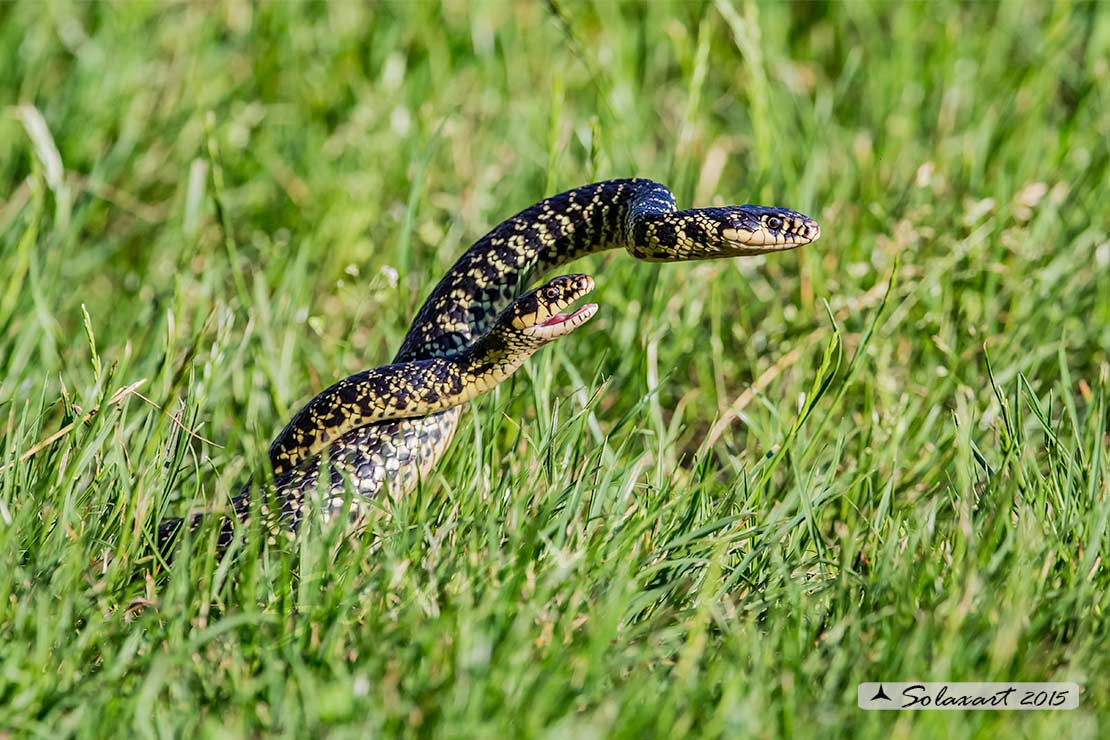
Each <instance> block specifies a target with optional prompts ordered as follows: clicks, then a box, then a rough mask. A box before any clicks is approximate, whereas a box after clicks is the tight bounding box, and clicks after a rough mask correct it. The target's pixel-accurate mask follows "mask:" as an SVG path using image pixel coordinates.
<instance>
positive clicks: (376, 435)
mask: <svg viewBox="0 0 1110 740" xmlns="http://www.w3.org/2000/svg"><path fill="white" fill-rule="evenodd" d="M820 233H821V231H820V227H819V226H818V225H817V222H816V221H814V220H813V219H811V218H809V217H808V216H804V215H802V214H801V213H798V212H796V211H792V210H789V209H786V208H779V207H768V206H752V205H744V206H725V207H719V208H696V209H691V210H685V211H678V210H676V208H675V200H674V196H673V195H672V193H671V192H670V190H668V189H667V188H666V187H664V186H663V185H661V184H659V183H657V182H654V181H652V180H648V179H642V178H632V179H619V180H606V181H603V182H598V183H594V184H591V185H584V186H581V187H578V188H574V189H573V190H568V191H566V192H564V193H560V194H558V195H554V196H551V197H549V198H546V199H545V200H542V201H540V202H539V203H536V204H535V205H532V206H530V207H528V208H526V209H524V210H523V211H521V212H520V213H517V214H516V215H515V216H512V217H511V218H509V219H507V220H505V221H503V222H502V223H500V224H498V225H497V226H495V227H494V228H493V229H492V230H491V231H490V232H489V233H488V234H486V235H485V236H483V237H482V238H481V239H479V240H478V241H477V242H475V244H474V245H473V246H471V247H470V249H468V250H467V251H466V252H465V253H464V254H463V255H462V256H461V257H459V259H458V260H457V261H456V262H455V264H454V265H453V266H452V267H451V269H450V270H448V271H447V274H446V275H445V276H444V277H443V278H442V279H441V280H440V282H439V283H438V284H437V285H436V286H435V288H434V289H433V290H432V292H431V294H430V295H429V296H428V298H427V299H426V300H425V302H424V304H423V306H422V307H421V309H420V311H419V312H418V313H417V315H416V319H415V320H414V321H413V323H412V326H411V327H410V328H409V331H408V334H407V335H406V337H405V340H404V342H403V344H402V345H401V348H400V350H399V351H398V352H397V355H396V356H395V357H394V359H393V364H391V365H388V366H385V367H384V368H377V369H374V370H369V371H365V372H363V373H359V374H357V375H353V376H351V377H349V378H347V379H344V380H342V381H340V382H339V383H337V384H335V385H333V386H331V387H330V388H328V389H327V390H325V391H324V392H323V393H321V394H320V395H318V396H317V397H315V398H314V399H312V401H310V402H309V403H308V404H307V405H306V406H305V407H304V408H303V409H302V410H301V411H300V412H298V414H297V415H296V416H295V417H294V419H293V420H292V421H291V422H290V423H289V424H288V425H287V426H286V427H285V428H284V429H283V430H282V432H281V433H280V434H279V435H278V437H277V438H276V439H275V440H274V442H273V444H272V445H271V447H270V461H271V464H272V465H273V469H274V489H273V493H274V496H271V497H270V499H271V502H270V503H267V502H266V501H263V502H262V513H263V517H264V519H266V520H274V519H280V520H281V521H282V527H281V528H282V529H283V530H285V531H287V532H293V531H295V530H296V528H297V526H298V523H299V522H300V520H301V518H302V515H303V508H304V505H305V504H306V502H307V501H308V500H309V499H310V496H308V494H309V493H311V492H314V491H317V490H323V491H325V492H330V497H329V501H328V503H327V505H326V508H328V509H329V510H333V511H334V510H337V509H338V507H340V506H342V503H343V501H344V500H346V499H345V496H344V493H345V491H346V490H347V486H348V485H350V486H351V488H352V489H353V491H354V492H356V493H357V494H359V495H360V496H362V497H367V498H368V497H373V496H374V495H376V494H377V493H379V492H380V491H381V490H382V489H383V488H385V487H388V489H389V491H390V493H391V494H393V495H400V494H403V493H404V492H406V491H408V490H411V489H412V488H414V487H415V486H416V485H417V483H418V482H419V481H420V480H421V479H423V478H425V477H426V476H427V475H428V473H429V472H430V471H431V469H432V467H433V466H434V465H435V463H436V462H437V461H438V460H439V459H440V458H441V457H442V456H443V454H444V453H445V452H446V450H447V447H448V445H449V444H450V442H451V440H452V438H453V437H454V434H455V431H456V428H457V427H458V422H459V418H460V416H461V413H462V408H463V404H464V403H465V402H466V401H468V400H470V399H472V398H473V397H475V396H477V395H478V394H480V393H481V392H484V391H485V390H488V388H490V387H492V386H493V385H495V384H496V383H498V382H500V381H501V380H503V379H504V378H505V377H507V376H508V374H510V373H511V372H512V371H513V370H515V369H516V367H519V365H520V363H521V362H523V360H524V359H525V358H526V357H527V356H528V355H530V354H532V352H535V351H536V349H538V348H539V346H540V345H542V344H543V343H546V342H543V341H541V342H539V343H538V344H534V346H533V345H531V344H529V345H528V348H526V347H524V346H523V345H522V346H520V347H516V348H514V347H509V346H506V344H505V342H503V341H501V340H499V339H498V337H499V332H501V333H502V334H505V333H506V332H507V334H514V332H516V333H517V334H519V330H520V327H519V326H517V327H513V326H511V324H512V317H511V316H510V315H509V314H511V313H512V312H513V311H514V310H518V311H519V312H521V313H523V314H527V312H528V309H529V307H532V305H533V303H535V300H539V301H541V302H542V301H543V300H544V292H545V291H547V290H548V289H549V288H553V286H554V287H560V288H562V289H563V290H564V291H565V292H566V296H562V295H560V296H555V295H554V294H552V295H551V296H550V299H551V300H550V301H549V302H550V304H551V305H549V306H545V307H543V308H542V309H541V313H544V314H546V315H547V318H546V319H542V318H541V320H540V321H539V323H540V324H542V323H543V321H544V320H552V321H553V322H554V324H555V325H557V326H562V325H563V324H564V323H573V325H572V326H563V327H562V328H563V329H565V331H562V329H561V330H560V331H562V333H560V334H559V336H563V335H565V334H566V333H569V331H572V330H573V329H574V328H576V327H577V326H579V325H581V324H582V323H584V321H585V320H586V319H588V318H589V315H592V313H593V309H594V308H596V307H592V306H587V307H586V308H584V309H581V310H580V311H578V312H575V313H574V314H571V315H570V316H565V315H563V314H557V313H553V312H554V311H558V310H561V308H563V307H565V306H566V305H568V304H569V303H570V302H572V301H573V300H576V299H577V298H578V297H580V296H581V295H583V294H584V293H586V292H588V291H589V289H592V287H593V283H592V281H590V280H589V278H588V277H587V276H581V275H579V276H565V277H564V278H556V279H555V280H553V281H551V282H550V283H548V284H547V285H545V286H543V287H541V288H539V289H537V290H536V291H532V292H530V293H524V291H525V289H526V288H527V287H528V286H529V285H530V284H531V283H532V282H533V281H534V280H535V279H536V278H538V277H539V276H540V275H541V274H542V273H544V272H547V271H549V270H552V269H554V268H556V267H559V266H561V265H564V264H566V263H568V262H571V261H573V260H575V259H578V258H579V257H582V256H585V255H587V254H593V253H595V252H601V251H605V250H609V249H618V248H624V249H625V250H626V251H627V252H629V253H630V254H631V255H632V256H633V257H635V258H637V259H640V260H645V261H650V262H679V261H686V260H703V259H716V258H725V257H735V256H743V255H756V254H766V253H771V252H780V251H785V250H789V249H794V248H796V247H799V246H802V245H805V244H808V243H810V242H812V241H814V240H815V239H817V238H818V236H820ZM564 279H565V280H569V281H570V284H569V285H561V284H558V281H559V280H564ZM585 281H589V282H588V285H587V284H586V283H585ZM564 298H569V300H565V302H564ZM532 299H535V300H533V302H532V303H527V302H528V301H529V300H532ZM522 300H524V301H525V303H527V305H524V304H518V303H517V302H518V301H522ZM584 311H585V312H586V313H588V314H589V315H586V313H583V312H584ZM575 322H577V323H575ZM502 330H504V331H502ZM552 338H555V337H552ZM546 341H551V340H550V339H547V340H546ZM525 344H527V342H526V343H525ZM529 348H530V349H529ZM449 366H450V369H448V367H449ZM498 368H500V369H498ZM322 475H325V476H327V477H326V478H325V479H323V480H321V476H322ZM356 498H357V497H356ZM271 503H272V504H273V506H271ZM353 503H354V505H355V506H357V502H353ZM232 504H233V510H234V512H235V513H236V514H237V515H238V516H239V517H240V518H244V517H245V516H246V515H247V513H248V512H249V510H250V505H251V491H250V490H249V484H248V486H247V487H246V488H244V491H243V492H242V494H240V495H239V496H238V497H236V498H235V499H233V501H232ZM191 521H192V522H193V523H195V522H196V521H198V520H197V519H196V518H194V519H193V520H191ZM181 524H182V520H180V519H176V520H167V521H165V522H163V524H162V525H161V527H160V529H159V541H160V542H165V541H167V540H168V539H169V538H171V537H172V536H173V535H174V534H176V533H177V531H178V530H179V529H180V528H181ZM230 536H231V528H230V526H225V527H224V530H223V532H222V533H221V541H225V540H227V539H229V538H230Z"/></svg>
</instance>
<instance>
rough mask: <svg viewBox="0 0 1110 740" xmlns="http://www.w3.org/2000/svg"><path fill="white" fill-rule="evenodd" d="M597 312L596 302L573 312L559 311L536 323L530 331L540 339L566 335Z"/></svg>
mask: <svg viewBox="0 0 1110 740" xmlns="http://www.w3.org/2000/svg"><path fill="white" fill-rule="evenodd" d="M595 313H597V304H596V303H587V304H586V305H584V306H582V307H581V308H579V309H578V310H577V311H572V312H571V313H557V314H555V315H554V316H552V317H551V318H549V319H546V320H544V321H543V322H541V323H539V324H536V325H535V326H533V327H532V328H531V329H529V330H528V333H529V334H531V335H532V336H534V337H538V338H540V339H544V340H549V339H557V338H558V337H563V336H566V335H567V334H570V333H571V332H572V331H574V330H575V329H577V328H578V327H580V326H582V324H585V323H586V322H587V321H589V320H590V319H591V318H592V317H593V315H594V314H595Z"/></svg>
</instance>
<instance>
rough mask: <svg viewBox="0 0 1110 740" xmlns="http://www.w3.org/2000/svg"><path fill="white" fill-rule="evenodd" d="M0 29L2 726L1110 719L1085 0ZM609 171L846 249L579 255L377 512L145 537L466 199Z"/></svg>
mask: <svg viewBox="0 0 1110 740" xmlns="http://www.w3.org/2000/svg"><path fill="white" fill-rule="evenodd" d="M0 51H2V52H3V54H2V56H3V58H4V59H5V63H4V64H3V65H0V109H2V111H3V115H2V116H0V196H2V203H0V370H2V372H0V465H2V466H3V472H0V641H2V643H3V645H4V649H3V652H2V656H0V728H6V730H5V731H0V735H5V734H6V735H10V736H13V737H14V736H27V735H49V736H51V737H61V736H70V735H73V736H106V735H113V736H114V735H118V734H121V733H126V734H128V735H135V736H169V735H194V734H200V735H203V736H228V735H230V736H242V735H248V736H249V735H258V734H263V733H271V732H272V733H277V734H283V735H291V736H298V735H300V736H303V735H308V734H317V733H320V732H322V731H324V730H325V729H327V730H330V731H331V734H333V735H334V736H336V737H347V736H356V735H357V736H364V735H367V734H382V735H395V734H412V735H424V734H432V735H441V736H442V735H451V736H498V735H506V734H507V735H514V736H541V737H590V736H618V737H621V736H623V737H640V736H645V735H676V736H677V735H680V734H684V733H696V734H698V735H704V736H729V737H735V736H755V737H773V736H778V735H786V734H789V735H796V736H801V737H813V736H828V735H830V734H833V735H837V736H852V737H884V738H885V737H911V736H935V735H939V734H941V733H947V734H949V735H951V736H953V737H993V736H1003V735H1005V736H1048V735H1056V736H1074V737H1084V736H1086V737H1095V736H1097V735H1099V734H1102V733H1104V732H1105V727H1106V725H1107V723H1110V704H1108V699H1107V697H1108V696H1110V678H1108V677H1110V658H1108V657H1107V656H1108V653H1107V651H1106V645H1107V642H1108V640H1110V627H1108V622H1107V620H1108V615H1107V608H1108V607H1110V589H1108V586H1110V572H1108V570H1107V566H1106V563H1105V561H1104V555H1105V554H1106V551H1107V548H1108V546H1110V527H1108V524H1110V495H1108V494H1110V462H1108V458H1110V442H1108V436H1107V435H1108V433H1110V411H1108V401H1110V398H1108V393H1107V386H1108V384H1110V379H1108V376H1110V357H1108V349H1107V348H1108V347H1110V267H1108V264H1110V242H1108V236H1107V224H1108V223H1110V209H1108V207H1107V205H1106V198H1105V193H1106V185H1105V184H1106V182H1107V181H1108V180H1110V167H1108V160H1110V150H1108V144H1107V142H1108V141H1110V105H1108V102H1110V101H1108V100H1107V90H1110V65H1108V62H1107V59H1108V58H1110V53H1108V52H1110V14H1108V13H1107V12H1106V10H1105V6H1102V5H1099V4H1088V5H1071V4H1063V3H1061V4H1026V3H1021V2H1005V3H1002V4H1001V5H987V4H972V5H959V6H958V5H951V4H946V5H943V6H939V7H938V6H935V5H932V4H928V5H923V4H904V5H897V6H888V5H885V4H864V3H848V4H845V5H815V4H804V5H801V4H800V5H763V4H756V3H750V2H745V1H744V0H721V1H720V2H716V3H709V4H703V3H694V4H682V5H664V4H652V5H612V4H608V3H598V4H581V3H577V2H575V3H569V2H566V3H564V2H560V3H558V5H557V6H554V9H552V8H550V7H547V6H545V5H543V4H539V3H535V4H533V3H489V4H485V3H483V4H479V5H475V6H473V7H470V8H468V7H466V5H464V4H462V3H447V4H445V5H444V6H443V7H442V8H441V7H438V6H436V5H433V4H415V3H414V4H385V5H380V6H375V7H372V8H366V7H363V6H361V5H356V4H354V3H332V4H328V5H323V4H299V3H272V4H254V3H248V2H243V1H239V0H229V1H228V2H225V3H205V4H193V3H177V4H168V5H167V4H162V3H136V4H124V5H107V4H72V3H66V2H51V3H43V4H38V3H15V4H3V5H0ZM633 174H635V175H641V176H648V177H654V178H656V179H659V180H661V181H663V182H665V183H667V184H669V185H670V186H671V187H672V189H673V190H674V191H675V193H676V195H677V196H678V199H679V202H680V205H683V206H686V205H712V204H717V203H731V202H762V203H778V204H782V205H789V206H791V207H795V208H798V209H799V210H802V211H803V212H806V213H809V214H811V215H813V216H814V217H816V218H817V219H818V220H819V221H820V222H821V224H822V226H823V229H824V236H823V237H822V239H821V241H820V242H818V243H817V244H815V245H813V246H812V247H809V248H806V249H804V250H801V251H799V252H795V253H791V254H787V255H778V256H774V257H769V258H766V259H749V260H744V261H741V260H736V261H727V262H714V263H700V264H684V265H663V266H660V265H650V264H644V263H638V262H636V261H634V260H632V259H630V258H628V257H627V256H626V255H620V254H608V255H602V256H596V257H593V258H590V259H587V260H585V261H583V262H582V263H580V264H579V265H577V266H576V267H575V269H576V270H581V271H585V272H589V273H591V274H593V275H595V276H596V278H597V280H598V290H597V292H596V293H595V296H596V298H597V300H598V301H599V302H600V303H601V305H602V311H601V313H600V315H599V316H598V317H597V318H596V319H595V320H594V321H593V322H591V324H590V326H589V327H587V328H586V329H584V330H582V331H579V332H576V333H575V335H574V337H573V338H572V339H568V340H565V341H562V342H559V343H556V344H555V345H553V346H552V347H549V348H547V349H545V350H544V351H543V352H542V353H541V354H540V355H539V356H537V357H536V358H534V359H533V360H532V361H530V362H529V363H528V365H527V368H526V369H525V370H524V371H522V372H521V373H520V374H518V376H517V377H515V378H514V379H513V380H512V381H510V382H509V383H507V384H505V385H504V386H502V387H500V388H499V389H497V390H496V391H495V392H494V393H492V394H490V395H489V396H487V397H485V398H483V399H481V400H480V401H479V402H477V403H475V404H473V405H472V408H471V409H470V410H469V411H468V412H467V413H466V415H465V421H464V425H463V427H462V429H461V431H460V434H459V436H458V437H457V439H456V441H455V444H454V446H453V448H452V451H451V452H450V454H449V455H448V457H447V458H446V459H445V460H444V461H443V462H442V463H441V464H440V465H439V467H438V469H437V471H436V473H435V476H434V479H433V480H431V481H429V482H428V484H427V485H425V486H424V487H423V488H422V489H421V490H420V491H418V492H416V493H414V494H413V495H411V496H409V497H407V498H405V499H404V500H401V501H399V502H397V503H395V504H389V503H388V502H384V501H383V502H382V506H381V507H380V510H378V511H377V512H376V513H375V514H374V515H373V516H372V517H371V520H370V522H369V524H368V528H367V531H366V532H365V533H364V534H363V535H362V536H361V537H358V538H353V539H347V540H344V539H343V538H342V537H341V534H342V533H340V532H337V531H335V530H333V529H329V528H328V527H326V526H324V525H320V524H313V525H311V526H310V527H309V530H308V536H306V537H303V538H301V540H300V541H299V542H298V543H296V544H293V545H289V546H279V547H269V548H258V547H256V546H255V545H256V544H257V542H256V540H257V538H258V533H257V532H253V531H252V533H250V534H249V536H248V542H247V545H246V546H243V547H239V548H235V549H233V550H232V551H230V552H229V553H228V554H227V555H226V556H224V557H218V556H216V554H215V553H214V548H213V545H212V540H211V536H210V535H211V533H210V532H205V533H202V536H200V537H198V538H197V539H195V540H193V541H192V542H191V543H190V545H189V547H188V548H187V550H185V551H184V552H183V554H182V556H181V558H180V560H179V561H177V562H175V563H174V565H173V567H171V568H170V569H168V570H167V569H165V568H162V567H161V566H160V565H158V564H157V563H153V562H151V560H150V559H149V558H147V557H144V553H145V551H146V543H147V542H148V541H149V538H150V537H151V535H152V533H153V530H154V528H155V526H156V522H157V520H158V518H159V517H160V516H162V515H163V514H166V513H178V512H181V511H184V510H186V509H187V508H189V507H190V506H193V505H196V504H198V503H199V504H201V505H218V504H219V503H220V502H222V501H225V500H226V499H227V497H228V496H229V495H231V494H233V493H234V492H235V491H236V490H237V486H238V484H239V483H240V482H241V481H242V480H243V479H244V478H245V477H246V476H247V475H249V474H250V473H252V472H255V473H258V472H260V471H262V470H263V467H264V463H265V449H266V446H267V444H268V442H269V440H270V439H271V438H272V436H273V435H274V433H275V432H276V431H277V430H278V429H280V427H281V426H282V425H283V423H284V422H285V421H286V420H287V419H288V417H289V416H290V414H291V413H292V412H293V411H294V410H295V409H296V408H297V407H298V406H299V405H300V404H301V403H303V402H304V401H305V400H306V399H307V398H308V397H310V396H311V395H312V394H313V393H315V392H316V391H319V390H320V389H322V388H323V387H324V386H325V385H327V384H328V383H330V382H331V381H332V380H334V379H335V378H337V377H339V376H342V375H344V374H347V373H350V372H354V371H357V370H359V369H362V368H365V367H369V366H374V365H378V364H381V363H384V362H385V361H387V360H388V358H389V357H390V356H391V354H392V352H393V351H394V350H395V349H396V347H397V346H398V345H399V343H400V340H401V338H402V336H403V334H404V332H405V330H406V328H407V326H408V323H409V321H410V320H411V318H412V316H413V314H414V312H415V310H416V308H417V307H418V306H419V304H420V302H421V300H422V299H423V297H424V295H425V294H426V292H427V291H428V290H429V289H430V287H431V285H432V284H433V283H434V281H435V280H437V279H438V277H439V276H440V275H441V274H442V273H443V272H444V270H445V269H446V268H447V266H448V265H449V264H450V263H451V262H452V261H453V260H454V258H455V257H456V256H457V255H458V254H459V253H460V252H461V251H462V250H463V249H465V248H466V246H468V245H469V244H470V243H471V242H472V241H473V240H474V239H476V238H477V237H478V236H480V235H481V234H482V233H484V231H485V230H486V229H487V228H488V227H489V226H491V225H492V224H494V223H496V222H498V221H500V220H501V219H503V218H505V217H507V216H509V215H511V214H512V213H513V212H515V211H516V210H517V209H519V208H521V207H524V206H526V205H528V204H530V203H532V202H534V201H536V200H538V199H539V198H541V197H543V196H544V195H546V194H549V193H551V192H554V191H556V190H559V189H563V188H567V187H573V186H575V185H578V184H581V183H584V182H587V181H591V180H594V179H601V178H606V177H616V176H627V175H633ZM753 387H754V391H753ZM880 679H885V680H909V679H920V680H962V681H986V680H998V681H1011V680H1012V681H1017V680H1022V681H1049V680H1056V681H1065V680H1070V681H1076V682H1078V683H1080V684H1081V685H1082V686H1083V689H1084V693H1083V696H1082V699H1081V702H1080V708H1079V709H1078V710H1076V711H1072V712H1033V713H1014V712H998V713H991V712H977V713H967V712H918V713H879V712H862V711H860V710H858V709H857V708H856V705H855V693H856V684H857V683H858V682H860V681H866V680H880Z"/></svg>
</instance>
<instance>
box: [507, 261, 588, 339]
mask: <svg viewBox="0 0 1110 740" xmlns="http://www.w3.org/2000/svg"><path fill="white" fill-rule="evenodd" d="M593 289H594V280H593V278H591V277H590V276H589V275H560V276H559V277H557V278H554V279H552V280H549V281H548V282H546V283H544V284H543V285H541V286H540V287H538V288H536V289H535V290H531V291H528V292H527V293H525V294H524V295H522V296H520V297H519V298H517V299H516V300H515V301H513V303H512V305H510V306H509V307H508V308H506V309H505V311H504V312H503V313H502V315H501V317H500V319H498V323H499V324H503V323H505V322H508V323H509V325H511V326H512V328H513V329H515V330H517V331H520V332H521V333H522V334H525V335H527V336H529V337H531V338H533V339H538V340H541V341H543V342H549V341H551V340H553V339H558V338H559V337H563V336H566V335H567V334H570V333H571V332H572V331H574V330H575V329H577V328H578V327H580V326H582V324H584V323H586V322H587V321H589V320H590V317H592V316H593V315H594V314H595V313H596V312H597V304H595V303H587V304H586V305H584V306H582V307H581V308H579V309H578V310H577V311H573V312H571V313H562V311H563V309H565V308H567V307H568V306H569V305H570V304H572V303H574V302H575V301H577V300H578V299H579V298H581V297H582V296H584V295H586V294H588V293H589V292H590V291H592V290H593Z"/></svg>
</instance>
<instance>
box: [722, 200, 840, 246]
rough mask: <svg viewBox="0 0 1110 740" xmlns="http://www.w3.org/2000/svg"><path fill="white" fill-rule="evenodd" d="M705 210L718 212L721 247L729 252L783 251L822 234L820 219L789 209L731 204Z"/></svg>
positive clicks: (803, 243) (810, 240)
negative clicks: (818, 222) (817, 220)
mask: <svg viewBox="0 0 1110 740" xmlns="http://www.w3.org/2000/svg"><path fill="white" fill-rule="evenodd" d="M705 210H706V211H712V212H714V216H715V218H714V220H716V222H717V235H718V237H719V238H720V239H721V242H722V244H721V248H722V250H724V251H725V252H727V253H728V254H729V255H746V254H763V253H765V252H780V251H784V250H787V249H794V248H795V247H800V246H802V245H805V244H809V243H810V242H813V241H817V238H818V237H819V236H821V227H820V226H818V225H817V222H816V221H814V220H813V219H812V218H810V217H809V216H805V215H803V214H801V213H798V212H797V211H791V210H790V209H789V208H778V207H776V206H728V207H725V208H707V209H705Z"/></svg>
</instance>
